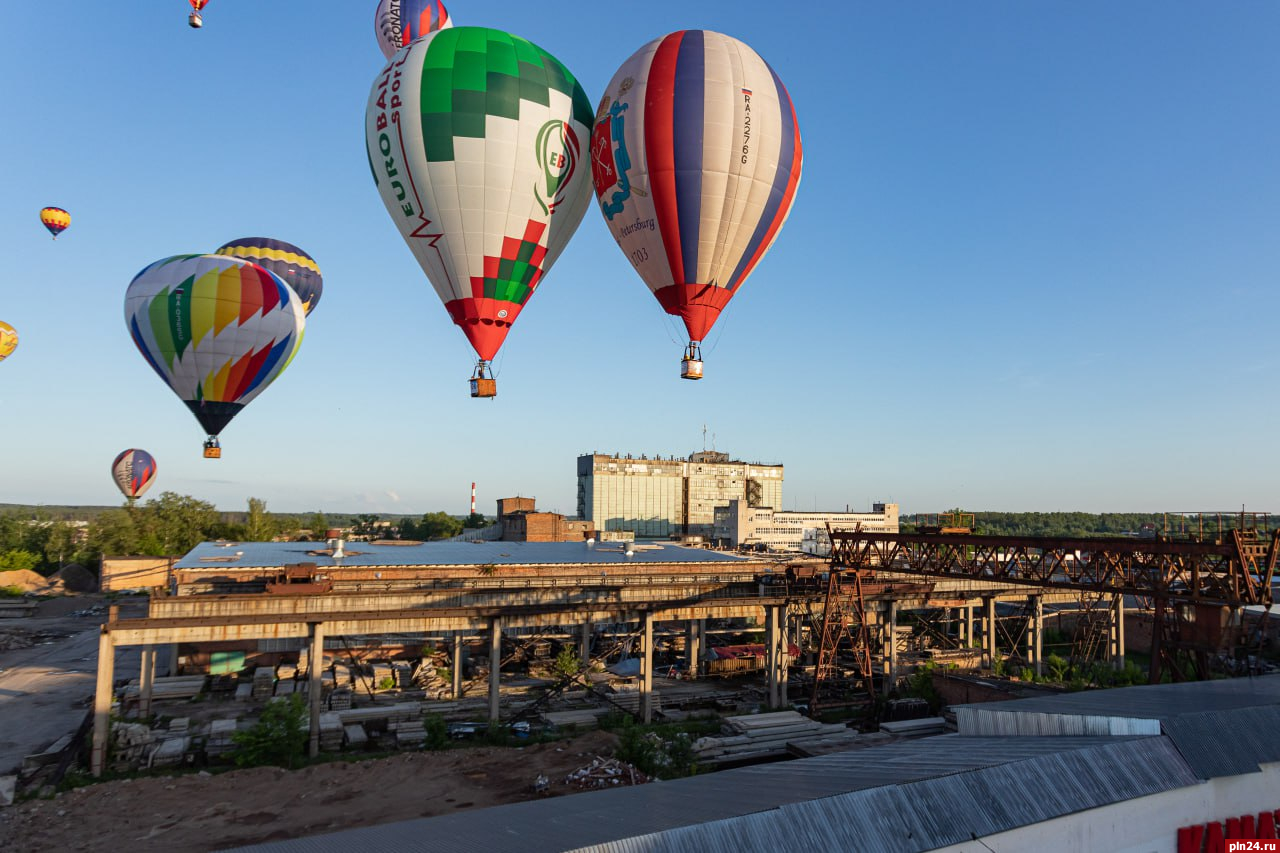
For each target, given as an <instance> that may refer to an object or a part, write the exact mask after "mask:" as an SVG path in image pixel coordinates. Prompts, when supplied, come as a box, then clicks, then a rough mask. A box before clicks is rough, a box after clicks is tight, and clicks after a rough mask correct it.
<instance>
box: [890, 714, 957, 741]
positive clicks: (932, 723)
mask: <svg viewBox="0 0 1280 853" xmlns="http://www.w3.org/2000/svg"><path fill="white" fill-rule="evenodd" d="M946 730H947V721H946V720H944V719H943V718H942V717H925V718H923V719H919V720H898V721H897V722H893V723H881V724H880V731H882V732H887V733H889V734H891V735H896V736H897V737H926V736H928V735H940V734H942V733H943V732H945V731H946Z"/></svg>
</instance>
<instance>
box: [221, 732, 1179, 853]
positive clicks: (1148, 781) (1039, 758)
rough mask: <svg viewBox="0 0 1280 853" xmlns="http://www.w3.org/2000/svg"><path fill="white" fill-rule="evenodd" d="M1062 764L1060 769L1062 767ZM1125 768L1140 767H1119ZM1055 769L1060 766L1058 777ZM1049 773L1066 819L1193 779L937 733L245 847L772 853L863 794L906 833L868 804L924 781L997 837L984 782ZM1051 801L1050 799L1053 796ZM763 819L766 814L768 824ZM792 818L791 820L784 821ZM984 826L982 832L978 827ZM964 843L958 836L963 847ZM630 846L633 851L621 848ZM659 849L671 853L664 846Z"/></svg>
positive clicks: (1106, 759)
mask: <svg viewBox="0 0 1280 853" xmlns="http://www.w3.org/2000/svg"><path fill="white" fill-rule="evenodd" d="M1160 744H1163V746H1161V745H1160ZM1076 753H1079V757H1078V758H1077V759H1076V760H1074V761H1072V762H1067V759H1066V758H1064V756H1067V755H1071V754H1076ZM1153 756H1154V758H1153ZM1040 762H1048V764H1047V767H1046V769H1045V770H1043V771H1036V770H1035V769H1034V768H1035V767H1036V766H1037V765H1038V763H1040ZM1064 762H1067V764H1066V765H1064ZM1014 763H1016V764H1017V766H1020V767H1024V769H1022V770H1020V771H1018V773H1017V774H1015V777H1011V778H1010V779H1009V780H1007V781H1001V779H997V778H995V777H993V778H992V779H989V780H987V781H981V782H974V783H973V785H972V786H971V789H972V790H971V793H969V794H964V795H962V794H958V793H950V794H948V793H946V792H948V791H953V792H954V791H956V790H959V788H957V786H958V785H959V786H960V787H961V788H964V785H963V784H962V783H961V782H960V781H957V780H963V779H964V777H965V776H966V775H971V774H972V773H973V772H975V771H981V770H982V769H983V768H992V767H998V766H1001V765H1010V764H1014ZM1095 764H1096V765H1101V766H1103V767H1104V768H1105V769H1103V770H1098V769H1096V768H1095V769H1094V770H1093V771H1089V772H1085V771H1080V770H1078V769H1077V768H1078V767H1080V766H1089V765H1095ZM1129 764H1133V765H1139V766H1136V767H1134V768H1131V769H1126V767H1127V766H1128V765H1129ZM1024 765H1025V766H1024ZM1064 766H1066V767H1067V769H1065V770H1064V769H1062V768H1063V767H1064ZM1056 773H1068V774H1070V776H1069V777H1066V778H1072V779H1078V780H1079V787H1080V788H1081V789H1082V790H1080V791H1079V792H1075V791H1074V787H1071V788H1070V791H1071V792H1070V793H1060V794H1057V795H1055V796H1058V797H1061V798H1063V799H1062V801H1061V803H1062V805H1061V807H1062V808H1066V809H1067V810H1068V811H1071V810H1077V809H1076V807H1077V805H1078V804H1080V803H1091V802H1093V800H1094V799H1097V798H1100V797H1101V798H1105V797H1111V796H1116V797H1119V799H1125V798H1126V797H1127V796H1129V794H1128V793H1127V792H1129V791H1136V790H1141V791H1143V793H1149V792H1150V791H1148V790H1147V788H1149V787H1151V786H1152V785H1153V784H1163V785H1165V787H1166V788H1167V787H1178V786H1180V785H1183V784H1191V783H1193V782H1194V781H1195V780H1194V776H1193V775H1192V774H1191V772H1190V770H1189V768H1187V766H1186V764H1185V763H1184V762H1183V761H1182V759H1181V758H1180V757H1179V756H1178V755H1177V753H1176V751H1175V750H1173V748H1172V745H1171V744H1169V743H1168V741H1167V740H1165V739H1164V738H1140V739H1131V738H1123V739H1122V738H1017V739H1010V738H974V737H963V738H962V737H960V736H958V735H944V736H940V737H934V738H923V739H920V740H913V741H904V742H900V743H894V744H887V745H885V746H881V747H873V748H868V749H862V750H856V751H852V752H845V753H835V754H832V755H824V756H820V757H818V758H810V759H804V760H800V761H789V762H781V763H777V764H768V765H758V766H755V767H744V768H740V769H736V770H726V771H722V772H720V773H715V774H711V775H708V776H698V777H694V778H691V779H680V780H676V781H672V782H661V783H658V784H653V785H643V786H640V787H636V788H615V789H612V790H608V791H599V792H593V793H587V794H579V795H575V796H572V797H557V798H554V799H550V800H542V801H537V802H528V803H517V804H513V805H508V806H499V807H496V808H491V809H484V810H478V811H473V812H463V813H460V814H455V815H446V816H442V817H436V818H426V819H422V820H414V821H405V822H402V823H395V824H385V825H383V826H377V827H370V828H367V829H359V830H348V831H346V832H341V833H334V834H331V835H326V836H318V837H315V838H302V839H295V840H292V841H282V842H273V843H268V844H263V845H259V846H257V847H253V848H246V849H253V850H255V851H261V853H310V852H311V851H321V850H334V849H393V850H404V851H449V850H469V851H470V850H483V851H521V853H525V851H529V850H567V849H575V848H581V847H587V848H590V847H591V845H600V846H599V847H598V848H592V849H600V850H611V851H612V850H618V851H622V850H637V851H638V850H646V851H648V850H658V849H661V850H667V849H670V850H684V849H688V850H715V849H720V848H723V849H738V850H741V849H760V850H770V851H774V850H777V849H779V846H780V842H779V837H778V835H777V834H776V833H778V832H780V831H782V830H781V829H780V826H782V825H781V824H778V823H777V821H778V820H779V819H780V818H777V817H776V815H777V812H778V810H779V809H782V810H783V811H786V810H787V808H789V807H797V806H798V805H799V804H808V806H809V807H810V808H811V810H812V812H813V813H812V814H809V813H807V812H806V813H805V814H804V815H802V816H800V817H797V818H795V820H794V821H793V822H794V823H795V824H796V826H792V827H790V828H788V829H787V830H786V831H787V832H790V833H792V834H791V835H790V836H788V837H790V838H793V839H794V838H795V837H796V836H795V833H796V832H799V831H800V830H801V829H803V830H804V831H806V832H814V833H822V834H832V833H839V832H842V831H843V830H839V829H838V827H836V826H833V825H830V824H831V823H833V822H835V823H850V822H851V820H852V816H851V815H850V813H849V811H848V808H849V806H848V805H845V806H832V812H831V814H832V815H833V817H831V818H830V819H828V820H826V822H825V823H824V824H823V825H822V826H818V825H817V824H815V821H819V820H820V819H821V817H822V813H823V809H824V808H826V806H823V805H821V804H822V803H828V802H832V800H831V798H842V797H843V796H845V795H848V794H849V792H855V791H862V792H867V794H866V796H867V797H868V798H869V799H866V800H858V801H857V802H858V803H862V804H863V807H864V808H865V814H861V815H859V816H858V818H857V820H856V821H853V822H855V823H859V824H862V825H863V831H864V832H867V833H871V832H872V828H873V827H878V828H875V833H878V835H876V837H883V838H889V837H892V838H895V839H897V838H900V837H902V836H901V833H902V831H903V830H902V825H901V823H900V821H901V820H904V819H905V818H902V817H892V816H891V815H890V816H886V813H883V812H880V811H878V809H879V808H880V807H879V806H878V805H876V797H883V796H888V795H887V794H885V793H883V792H884V791H885V790H888V789H885V788H884V787H883V786H895V785H908V784H912V783H917V782H920V781H922V780H928V779H937V780H940V787H939V788H938V792H937V793H936V794H933V795H932V796H934V797H935V798H937V799H938V800H939V802H941V800H942V799H944V798H945V797H946V796H954V797H962V799H964V800H965V804H964V806H963V808H964V811H963V812H960V813H958V816H960V817H964V818H965V819H966V820H969V821H970V822H974V821H976V822H977V823H975V825H980V826H987V825H990V826H1000V827H1002V828H1008V827H1011V826H1019V825H1022V824H1020V823H1016V822H1014V823H1009V822H1010V821H1017V820H1020V819H1021V816H1022V815H1024V814H1031V813H1032V812H1030V811H1028V809H1030V806H1026V807H1022V808H1021V809H1020V810H1016V811H1014V812H1012V813H1010V814H1007V815H1005V814H1003V813H1001V814H999V815H995V816H990V815H988V817H986V818H983V817H981V816H982V815H987V814H988V813H989V812H991V810H992V809H996V808H998V804H997V803H995V802H993V801H994V800H997V799H1008V796H1007V795H1006V793H1005V792H1003V791H1002V792H1001V794H1000V797H993V796H992V793H991V792H992V790H993V789H992V785H993V784H996V783H997V782H998V783H999V784H1008V785H1011V786H1013V787H1019V786H1026V785H1027V784H1030V783H1029V782H1028V781H1027V779H1032V778H1034V779H1036V780H1039V779H1040V778H1041V777H1043V778H1049V777H1051V776H1053V774H1056ZM1099 774H1101V776H1102V778H1103V779H1111V778H1118V779H1119V780H1121V782H1119V783H1111V784H1098V785H1096V786H1095V779H1096V777H1098V776H1099ZM1036 784H1039V782H1038V781H1037V782H1036ZM1054 784H1055V785H1058V786H1059V787H1061V786H1062V785H1063V783H1062V780H1061V779H1058V780H1057V781H1055V782H1054ZM1143 785H1146V787H1143ZM1090 786H1095V787H1097V790H1084V789H1085V788H1088V787H1090ZM913 789H914V788H913ZM964 789H965V790H969V788H964ZM921 790H926V789H921ZM1156 790H1165V788H1157V789H1156ZM1141 795H1142V794H1134V796H1141ZM915 796H916V795H915V794H905V795H900V801H895V804H894V805H893V808H894V809H896V810H899V811H904V812H910V811H914V810H918V809H919V806H918V805H912V803H914V802H915V799H914V797H915ZM1029 796H1032V797H1033V798H1034V799H1036V801H1037V802H1044V801H1046V798H1045V797H1043V796H1037V795H1034V794H1029ZM903 798H905V799H903ZM1091 798H1092V799H1091ZM1048 801H1049V802H1057V801H1056V800H1052V799H1051V798H1050V799H1049V800H1048ZM1114 801H1115V800H1105V802H1114ZM939 807H942V806H939ZM948 807H949V806H948ZM1090 807H1092V806H1090V805H1079V808H1090ZM761 813H763V814H765V815H774V816H775V817H771V818H769V819H768V820H765V819H762V817H761ZM1060 813H1066V812H1060ZM790 814H792V812H788V815H790ZM788 819H789V820H790V818H788ZM911 819H912V820H915V821H917V822H918V823H919V826H915V825H914V824H913V825H912V827H914V828H912V827H908V831H911V832H912V833H914V834H916V835H917V836H919V835H920V834H921V833H924V832H925V831H926V830H928V831H929V832H933V833H937V832H940V830H938V829H930V828H929V826H928V822H929V821H934V822H937V821H943V822H944V823H945V820H946V819H944V818H943V817H939V816H932V817H929V818H927V819H926V818H924V817H922V816H919V815H916V816H914V817H912V818H911ZM984 820H985V821H986V822H985V823H983V822H982V821H984ZM708 821H721V822H722V823H724V824H725V825H726V826H725V827H721V828H719V829H716V828H714V827H711V828H706V829H703V828H701V827H700V826H699V825H701V824H705V823H706V822H708ZM877 822H879V823H877ZM1006 824H1007V826H1006ZM681 828H684V829H681ZM753 828H754V829H753ZM676 830H680V831H679V832H676ZM756 830H758V832H759V836H758V837H759V840H760V842H761V843H760V845H759V846H755V847H751V846H744V845H745V843H746V836H748V835H751V834H752V833H753V832H755V831H756ZM992 831H999V830H992ZM704 832H706V833H712V834H715V833H719V835H718V836H717V838H718V840H717V841H715V844H712V843H710V842H711V839H710V837H706V838H704V837H702V833H704ZM655 834H661V844H662V846H657V847H655V846H652V844H653V843H654V836H655ZM642 836H643V838H642ZM967 838H968V835H967V834H966V835H964V837H963V838H962V839H960V840H965V839H967ZM947 843H950V842H947ZM633 844H634V845H639V846H630V845H633ZM668 844H670V845H671V846H667V845H668ZM848 844H849V842H848V841H847V840H846V841H842V842H840V843H838V844H835V845H834V846H833V849H843V848H844V847H848ZM681 845H687V846H681ZM716 845H719V846H718V847H717V846H716ZM842 845H843V846H842ZM784 846H790V845H789V844H788V845H784ZM890 846H891V847H894V846H900V845H897V844H895V845H890ZM930 846H937V845H936V844H933V845H930ZM849 849H860V848H857V847H853V848H849ZM861 849H885V847H883V846H880V847H875V846H872V847H869V848H861ZM917 849H927V848H926V847H920V848H917Z"/></svg>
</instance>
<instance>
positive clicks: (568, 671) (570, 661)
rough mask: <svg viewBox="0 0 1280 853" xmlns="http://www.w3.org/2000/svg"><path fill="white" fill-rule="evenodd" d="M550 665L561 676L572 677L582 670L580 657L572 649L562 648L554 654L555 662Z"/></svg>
mask: <svg viewBox="0 0 1280 853" xmlns="http://www.w3.org/2000/svg"><path fill="white" fill-rule="evenodd" d="M551 667H552V669H554V670H555V673H556V675H558V676H560V677H561V678H573V677H574V676H575V675H577V674H578V673H579V672H581V671H582V658H580V657H578V655H577V653H576V652H574V651H573V649H564V650H562V651H561V652H560V654H558V655H556V660H555V663H553V664H552V665H551Z"/></svg>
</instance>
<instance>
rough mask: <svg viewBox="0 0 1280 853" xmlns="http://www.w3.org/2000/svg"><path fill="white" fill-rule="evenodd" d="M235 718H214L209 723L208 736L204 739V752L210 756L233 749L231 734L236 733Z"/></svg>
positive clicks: (233, 743)
mask: <svg viewBox="0 0 1280 853" xmlns="http://www.w3.org/2000/svg"><path fill="white" fill-rule="evenodd" d="M236 728H237V726H236V721H235V720H214V721H212V722H211V723H210V724H209V737H208V739H207V740H206V741H205V752H207V753H208V754H209V757H210V758H214V757H216V756H219V755H223V754H225V753H228V752H230V751H231V750H233V749H235V741H233V740H232V739H231V736H232V735H233V734H235V733H236Z"/></svg>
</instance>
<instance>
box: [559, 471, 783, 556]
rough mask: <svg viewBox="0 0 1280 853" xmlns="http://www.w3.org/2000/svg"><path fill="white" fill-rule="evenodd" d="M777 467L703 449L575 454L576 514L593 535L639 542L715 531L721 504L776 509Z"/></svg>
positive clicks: (779, 494)
mask: <svg viewBox="0 0 1280 853" xmlns="http://www.w3.org/2000/svg"><path fill="white" fill-rule="evenodd" d="M782 480H783V468H782V466H781V465H765V464H761V463H758V462H741V461H736V460H733V459H731V458H730V457H729V454H727V453H718V452H716V451H714V450H704V451H700V452H698V453H691V454H689V457H688V458H687V459H676V458H674V457H672V458H668V459H663V458H658V457H655V458H652V459H651V458H649V457H647V456H643V455H641V456H639V457H635V458H633V457H632V456H631V455H630V454H628V455H626V456H606V455H604V454H600V453H591V454H587V455H584V456H579V457H578V516H579V517H580V518H582V519H585V520H586V521H590V522H592V523H593V524H594V526H595V528H596V529H597V530H601V531H614V530H629V531H632V532H633V533H635V535H636V536H639V537H644V538H669V537H672V536H701V537H704V538H705V539H708V540H709V539H711V538H712V537H713V536H714V533H715V511H716V508H717V507H727V506H728V505H729V501H731V500H740V501H742V502H743V503H744V504H745V505H746V506H749V507H766V506H769V507H780V506H782Z"/></svg>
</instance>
